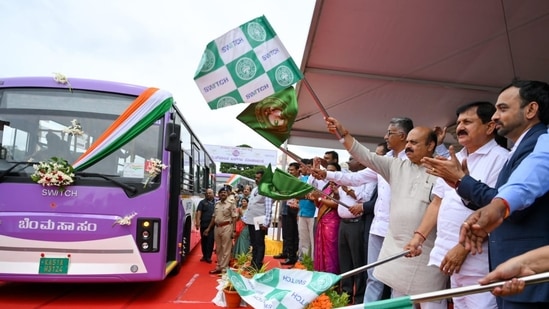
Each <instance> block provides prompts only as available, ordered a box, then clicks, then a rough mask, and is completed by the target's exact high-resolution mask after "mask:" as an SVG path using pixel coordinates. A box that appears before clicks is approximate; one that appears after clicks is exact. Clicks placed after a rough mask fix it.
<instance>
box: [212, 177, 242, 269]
mask: <svg viewBox="0 0 549 309" xmlns="http://www.w3.org/2000/svg"><path fill="white" fill-rule="evenodd" d="M218 196H219V201H218V202H217V203H215V210H214V215H213V216H212V221H211V222H210V225H209V226H208V228H207V229H206V230H205V231H204V234H205V235H208V233H209V232H210V231H211V230H212V229H213V228H214V226H215V230H214V241H215V247H216V248H215V254H216V255H217V266H216V268H215V269H212V270H210V274H220V273H223V272H225V271H226V270H227V267H228V266H229V261H230V258H231V250H232V244H233V236H234V225H235V222H236V218H237V217H238V213H237V211H236V203H235V201H234V199H232V200H230V199H228V198H227V197H228V196H229V192H228V191H227V188H226V187H223V188H221V189H219V192H218Z"/></svg>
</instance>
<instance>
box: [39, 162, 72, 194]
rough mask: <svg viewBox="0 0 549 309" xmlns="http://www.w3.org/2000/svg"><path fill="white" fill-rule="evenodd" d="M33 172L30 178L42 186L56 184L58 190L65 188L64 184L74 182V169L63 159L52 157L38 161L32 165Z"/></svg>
mask: <svg viewBox="0 0 549 309" xmlns="http://www.w3.org/2000/svg"><path fill="white" fill-rule="evenodd" d="M33 168H34V174H32V175H31V178H32V180H33V181H34V182H36V183H37V184H40V185H42V186H56V187H59V190H60V191H64V190H65V186H68V185H71V184H72V183H73V182H74V178H73V177H74V169H73V167H72V166H71V165H70V164H69V163H68V162H67V161H66V160H64V159H60V158H56V157H53V158H51V159H50V160H49V161H47V162H42V161H40V162H38V164H34V165H33Z"/></svg>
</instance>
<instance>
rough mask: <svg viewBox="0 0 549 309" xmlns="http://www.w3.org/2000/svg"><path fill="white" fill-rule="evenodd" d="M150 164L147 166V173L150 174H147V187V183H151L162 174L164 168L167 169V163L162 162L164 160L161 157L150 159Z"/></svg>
mask: <svg viewBox="0 0 549 309" xmlns="http://www.w3.org/2000/svg"><path fill="white" fill-rule="evenodd" d="M148 162H149V164H148V166H146V170H145V171H146V172H147V174H149V175H148V176H147V179H146V180H145V185H144V187H147V185H148V184H149V183H151V181H152V180H153V179H154V178H155V177H156V176H158V175H160V173H162V170H163V169H165V168H166V167H168V166H166V165H164V164H162V161H160V160H159V159H155V158H150V159H149V160H148Z"/></svg>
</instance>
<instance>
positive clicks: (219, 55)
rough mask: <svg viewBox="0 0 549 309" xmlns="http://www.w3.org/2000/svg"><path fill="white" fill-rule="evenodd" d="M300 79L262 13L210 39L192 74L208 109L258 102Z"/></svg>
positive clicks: (296, 69)
mask: <svg viewBox="0 0 549 309" xmlns="http://www.w3.org/2000/svg"><path fill="white" fill-rule="evenodd" d="M302 78H303V74H301V72H300V71H299V68H298V67H297V66H296V64H295V62H294V61H293V59H292V58H291V57H290V55H289V53H288V51H287V50H286V48H285V47H284V45H282V42H281V41H280V39H279V38H278V36H277V35H276V33H275V32H274V30H273V28H272V27H271V25H270V24H269V22H268V21H267V18H265V16H261V17H258V18H255V19H253V20H251V21H249V22H247V23H245V24H243V25H241V26H240V27H238V28H235V29H233V30H231V31H229V32H227V33H226V34H224V35H223V36H221V37H219V38H217V39H215V40H213V41H212V42H210V43H209V44H208V45H207V46H206V50H205V51H204V53H203V55H202V59H201V61H200V64H199V66H198V69H197V72H196V73H195V76H194V80H195V82H196V84H197V85H198V88H199V89H200V92H201V93H202V95H203V96H204V98H205V99H206V101H207V102H208V105H209V106H210V108H211V109H218V108H221V107H225V106H230V105H235V104H238V103H253V102H258V101H261V100H262V99H264V98H266V97H268V96H270V95H272V94H274V93H277V92H279V91H281V90H283V89H286V88H288V87H289V86H291V85H292V84H294V83H296V82H298V81H299V80H301V79H302Z"/></svg>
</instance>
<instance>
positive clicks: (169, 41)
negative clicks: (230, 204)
mask: <svg viewBox="0 0 549 309" xmlns="http://www.w3.org/2000/svg"><path fill="white" fill-rule="evenodd" d="M314 2H315V1H314V0H270V1H266V0H249V1H248V0H232V1H228V0H185V1H181V0H155V1H144V0H93V1H92V0H79V1H71V0H50V1H46V0H25V1H14V0H0V26H1V29H2V39H1V46H2V47H1V53H0V55H1V57H0V76H1V77H15V76H52V77H53V74H52V73H53V72H60V73H62V74H64V75H66V76H67V77H68V78H69V80H70V78H71V77H79V78H92V79H102V80H112V81H119V82H124V83H130V84H138V85H143V86H152V87H159V88H163V89H166V90H168V91H170V92H171V93H172V94H173V95H174V98H175V100H176V101H177V102H178V107H179V109H180V110H181V111H182V113H183V115H184V117H185V118H186V119H187V121H188V122H189V123H190V125H191V128H192V129H193V130H194V131H195V133H196V134H197V135H198V136H199V138H200V140H201V141H202V143H203V144H212V145H223V146H236V145H240V144H248V145H250V146H252V147H253V148H259V149H270V150H275V149H276V148H275V147H274V146H273V145H271V144H270V143H269V142H268V141H266V140H265V139H264V138H262V137H261V136H259V135H258V134H256V133H255V132H254V131H252V130H251V129H250V128H248V127H247V126H245V125H244V124H242V123H240V122H239V121H238V120H236V115H238V114H239V113H240V112H241V111H242V110H244V108H245V105H243V104H240V105H237V106H232V107H227V108H223V109H218V110H210V109H209V107H208V106H207V104H206V101H205V100H204V98H203V97H202V95H201V94H200V92H199V90H198V87H197V86H196V84H195V83H194V80H193V76H194V73H195V71H196V69H197V67H198V63H199V61H200V58H201V56H202V53H203V51H204V48H205V47H206V44H207V43H208V42H210V41H212V40H213V39H215V38H217V37H219V36H221V35H223V34H224V33H225V32H227V31H229V30H231V29H233V28H236V27H238V26H239V25H241V24H243V23H245V22H247V21H249V20H251V19H253V18H256V17H258V16H261V15H265V16H266V17H267V19H268V20H269V22H270V23H271V25H272V26H273V28H274V30H275V31H276V32H277V34H278V35H279V37H280V38H281V40H282V42H283V44H284V45H285V46H286V49H287V50H288V52H289V53H290V54H291V55H292V57H293V58H294V60H295V62H296V63H297V64H298V66H300V65H301V58H302V56H303V51H304V48H305V43H306V40H307V35H308V31H309V27H310V23H311V16H312V12H313V9H314V4H315V3H314ZM288 147H289V149H290V150H291V151H292V152H294V153H296V154H297V155H299V156H300V157H302V158H307V157H312V156H315V155H318V156H322V155H323V154H324V152H325V151H326V150H328V149H321V148H309V147H299V146H296V145H289V146H288ZM338 152H339V153H340V156H341V158H342V159H343V158H347V157H348V154H347V153H346V152H344V151H342V150H341V151H338Z"/></svg>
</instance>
